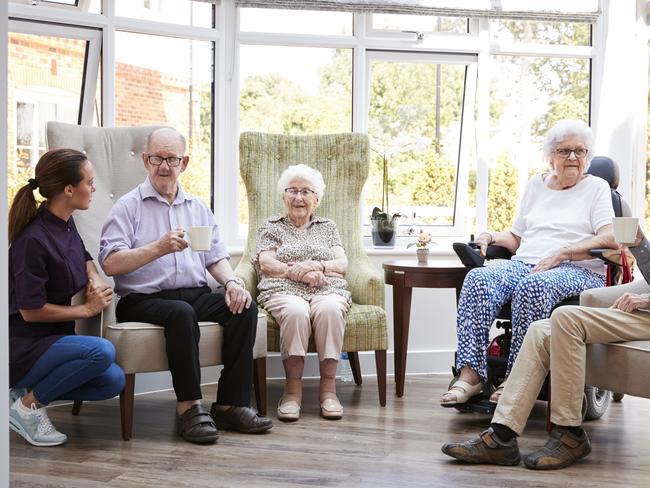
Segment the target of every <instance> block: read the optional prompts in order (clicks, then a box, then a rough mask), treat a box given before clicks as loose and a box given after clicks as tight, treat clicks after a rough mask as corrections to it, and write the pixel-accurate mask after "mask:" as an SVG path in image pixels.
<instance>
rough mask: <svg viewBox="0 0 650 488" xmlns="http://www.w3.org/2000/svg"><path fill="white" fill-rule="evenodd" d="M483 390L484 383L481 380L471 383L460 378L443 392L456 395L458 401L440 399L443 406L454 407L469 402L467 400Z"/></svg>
mask: <svg viewBox="0 0 650 488" xmlns="http://www.w3.org/2000/svg"><path fill="white" fill-rule="evenodd" d="M482 391H483V383H481V382H479V383H477V384H475V385H470V384H469V383H467V382H466V381H462V380H458V381H456V382H455V383H454V384H453V385H452V386H451V388H449V390H448V391H447V392H446V393H445V394H443V396H444V395H447V394H448V393H451V394H452V395H456V401H450V402H445V401H443V400H442V399H441V400H440V405H442V406H443V407H453V406H454V405H460V404H462V403H467V401H468V400H469V399H470V398H472V397H475V396H476V395H479V394H481V392H482Z"/></svg>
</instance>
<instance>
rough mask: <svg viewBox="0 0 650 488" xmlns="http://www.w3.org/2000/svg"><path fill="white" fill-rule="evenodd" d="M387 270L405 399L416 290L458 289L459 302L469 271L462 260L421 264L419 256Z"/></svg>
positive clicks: (389, 263) (386, 266) (400, 383)
mask: <svg viewBox="0 0 650 488" xmlns="http://www.w3.org/2000/svg"><path fill="white" fill-rule="evenodd" d="M383 268H384V279H385V281H386V283H387V284H388V285H393V337H394V338H395V382H396V383H397V385H396V393H397V396H398V397H402V396H404V378H405V376H406V353H407V351H408V340H409V321H410V319H411V296H412V294H413V288H415V287H419V288H455V289H456V302H458V298H459V296H460V289H461V287H462V286H463V280H464V279H465V275H466V274H467V272H468V271H469V268H466V267H464V266H463V265H462V264H461V262H460V261H459V260H458V259H449V260H443V261H438V260H436V261H435V262H431V263H428V264H422V263H418V262H417V260H416V259H415V256H414V257H413V259H409V260H399V261H387V262H385V263H383Z"/></svg>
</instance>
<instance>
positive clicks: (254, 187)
mask: <svg viewBox="0 0 650 488" xmlns="http://www.w3.org/2000/svg"><path fill="white" fill-rule="evenodd" d="M298 163H305V164H308V165H310V166H312V167H313V168H315V169H317V170H318V171H320V172H321V173H322V174H323V178H324V179H325V184H326V185H327V188H326V189H325V195H324V197H323V200H322V202H321V204H320V206H319V207H318V210H317V213H318V214H319V215H322V216H324V217H328V218H331V219H332V220H334V221H335V222H336V224H337V226H338V229H339V233H340V234H341V239H342V240H343V246H344V248H345V252H346V254H347V257H348V274H347V281H348V286H349V290H350V291H351V292H352V301H353V304H352V307H351V308H350V311H349V312H348V316H347V324H346V329H345V337H344V341H343V350H344V351H347V352H348V357H349V358H350V365H351V367H352V372H353V375H354V379H355V382H356V383H357V384H358V385H360V384H361V382H362V379H361V370H360V365H359V357H358V351H374V352H375V364H376V367H377V384H378V389H379V403H380V405H382V406H384V405H385V404H386V348H387V345H388V336H387V329H386V312H385V310H384V308H383V307H384V280H383V276H382V274H381V272H380V271H379V270H378V269H375V267H373V266H372V264H371V263H370V260H369V259H368V256H367V255H366V252H365V250H364V248H363V245H362V243H361V233H360V224H361V218H360V215H359V210H360V206H361V190H362V188H363V185H364V183H365V181H366V179H367V177H368V166H369V163H368V137H367V136H366V135H364V134H352V133H350V134H331V135H315V136H285V135H276V134H262V133H257V132H245V133H243V134H242V135H241V137H240V140H239V165H240V171H241V175H242V178H243V180H244V183H245V185H246V191H247V193H248V211H249V214H248V215H249V219H248V225H249V227H248V229H249V230H248V239H247V241H246V249H245V251H244V255H243V256H242V259H241V261H240V262H239V265H238V266H237V269H236V270H235V272H236V273H237V274H238V275H239V276H240V277H241V278H243V279H244V281H245V282H246V285H247V287H248V290H249V291H250V292H251V293H252V294H253V296H254V297H256V296H257V282H258V278H257V274H256V272H255V269H254V267H253V264H252V257H253V255H254V253H255V246H256V243H255V240H256V233H257V229H258V228H259V226H260V225H261V224H262V222H264V221H265V220H266V219H267V218H268V217H270V216H271V215H274V214H277V213H280V212H283V211H284V207H283V205H282V201H281V199H280V198H279V197H278V194H277V191H276V184H277V181H278V179H279V177H280V174H281V173H282V171H284V170H285V169H286V168H287V166H289V165H292V164H298ZM267 319H268V347H269V351H275V352H278V351H279V350H280V330H279V327H278V325H277V323H276V322H275V320H273V317H272V316H271V315H270V314H269V315H268V317H267ZM310 351H315V349H314V344H313V341H310Z"/></svg>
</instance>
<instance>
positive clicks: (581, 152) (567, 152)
mask: <svg viewBox="0 0 650 488" xmlns="http://www.w3.org/2000/svg"><path fill="white" fill-rule="evenodd" d="M571 153H573V154H575V157H576V158H584V157H585V156H586V155H587V150H586V149H584V148H578V149H569V148H561V149H556V150H555V154H557V155H558V156H560V157H561V158H565V159H568V158H569V157H570V156H571Z"/></svg>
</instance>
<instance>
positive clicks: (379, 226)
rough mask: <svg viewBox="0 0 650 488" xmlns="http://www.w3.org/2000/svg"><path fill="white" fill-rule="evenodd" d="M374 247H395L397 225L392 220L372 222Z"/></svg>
mask: <svg viewBox="0 0 650 488" xmlns="http://www.w3.org/2000/svg"><path fill="white" fill-rule="evenodd" d="M370 223H371V224H372V231H371V235H372V245H373V246H374V247H395V238H396V237H397V224H396V223H392V222H391V221H390V220H371V221H370Z"/></svg>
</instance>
